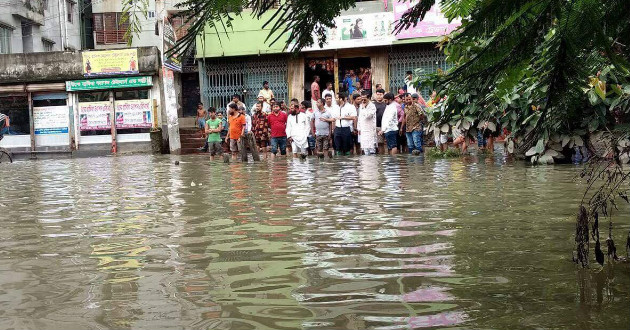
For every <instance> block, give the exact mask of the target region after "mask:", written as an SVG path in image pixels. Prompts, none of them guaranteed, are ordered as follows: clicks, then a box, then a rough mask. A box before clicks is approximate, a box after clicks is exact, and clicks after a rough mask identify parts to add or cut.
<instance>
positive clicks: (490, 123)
mask: <svg viewBox="0 0 630 330" xmlns="http://www.w3.org/2000/svg"><path fill="white" fill-rule="evenodd" d="M488 129H489V130H490V131H492V132H496V130H497V125H495V124H494V123H493V122H488Z"/></svg>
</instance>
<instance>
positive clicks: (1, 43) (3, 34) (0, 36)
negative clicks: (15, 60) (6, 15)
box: [0, 25, 12, 54]
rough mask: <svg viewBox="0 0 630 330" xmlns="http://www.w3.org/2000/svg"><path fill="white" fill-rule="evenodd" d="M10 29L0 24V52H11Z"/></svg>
mask: <svg viewBox="0 0 630 330" xmlns="http://www.w3.org/2000/svg"><path fill="white" fill-rule="evenodd" d="M11 32H12V31H11V29H9V28H7V27H5V26H2V25H0V54H11Z"/></svg>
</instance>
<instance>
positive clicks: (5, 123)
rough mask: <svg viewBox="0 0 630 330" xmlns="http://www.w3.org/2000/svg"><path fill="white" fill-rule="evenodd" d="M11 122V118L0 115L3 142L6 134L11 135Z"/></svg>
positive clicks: (0, 138) (0, 134) (0, 131)
mask: <svg viewBox="0 0 630 330" xmlns="http://www.w3.org/2000/svg"><path fill="white" fill-rule="evenodd" d="M10 125H11V124H10V122H9V116H7V115H5V114H3V113H0V140H2V138H3V136H4V134H8V133H9V126H10Z"/></svg>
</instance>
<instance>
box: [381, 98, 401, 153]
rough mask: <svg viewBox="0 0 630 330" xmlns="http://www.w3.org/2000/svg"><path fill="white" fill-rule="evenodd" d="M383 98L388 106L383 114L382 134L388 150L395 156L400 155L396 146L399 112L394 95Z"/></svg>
mask: <svg viewBox="0 0 630 330" xmlns="http://www.w3.org/2000/svg"><path fill="white" fill-rule="evenodd" d="M383 98H384V99H385V104H386V105H387V106H386V107H385V112H384V113H383V118H382V121H381V125H382V126H381V132H380V134H381V135H383V136H384V138H385V144H386V145H387V150H389V152H390V153H391V154H392V155H395V154H397V153H398V148H397V146H396V144H397V143H396V136H397V135H398V133H399V130H398V110H397V109H396V105H395V104H394V103H395V102H394V94H392V93H387V94H385V96H384V97H383Z"/></svg>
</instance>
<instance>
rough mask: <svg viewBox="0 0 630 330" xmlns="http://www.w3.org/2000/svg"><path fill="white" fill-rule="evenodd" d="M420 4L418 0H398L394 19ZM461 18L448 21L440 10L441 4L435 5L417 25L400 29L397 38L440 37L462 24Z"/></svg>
mask: <svg viewBox="0 0 630 330" xmlns="http://www.w3.org/2000/svg"><path fill="white" fill-rule="evenodd" d="M417 4H418V0H411V1H407V0H405V1H403V0H396V1H395V2H394V19H395V21H396V22H397V21H398V20H400V18H401V17H402V15H403V14H404V13H405V12H407V11H408V10H409V9H410V8H412V7H414V6H415V5H417ZM461 24H462V23H461V20H459V19H458V20H453V21H451V22H449V21H448V19H447V18H446V17H444V14H442V12H441V11H440V6H439V5H434V6H433V7H431V9H430V10H429V11H428V12H427V14H426V15H425V16H424V19H423V20H422V21H421V22H419V23H418V24H417V25H416V26H415V27H414V26H410V27H409V28H407V29H405V30H402V31H400V32H399V33H398V34H397V35H396V39H410V38H421V37H439V36H443V35H447V34H449V33H451V32H453V31H454V30H455V29H457V27H459V26H460V25H461Z"/></svg>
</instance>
